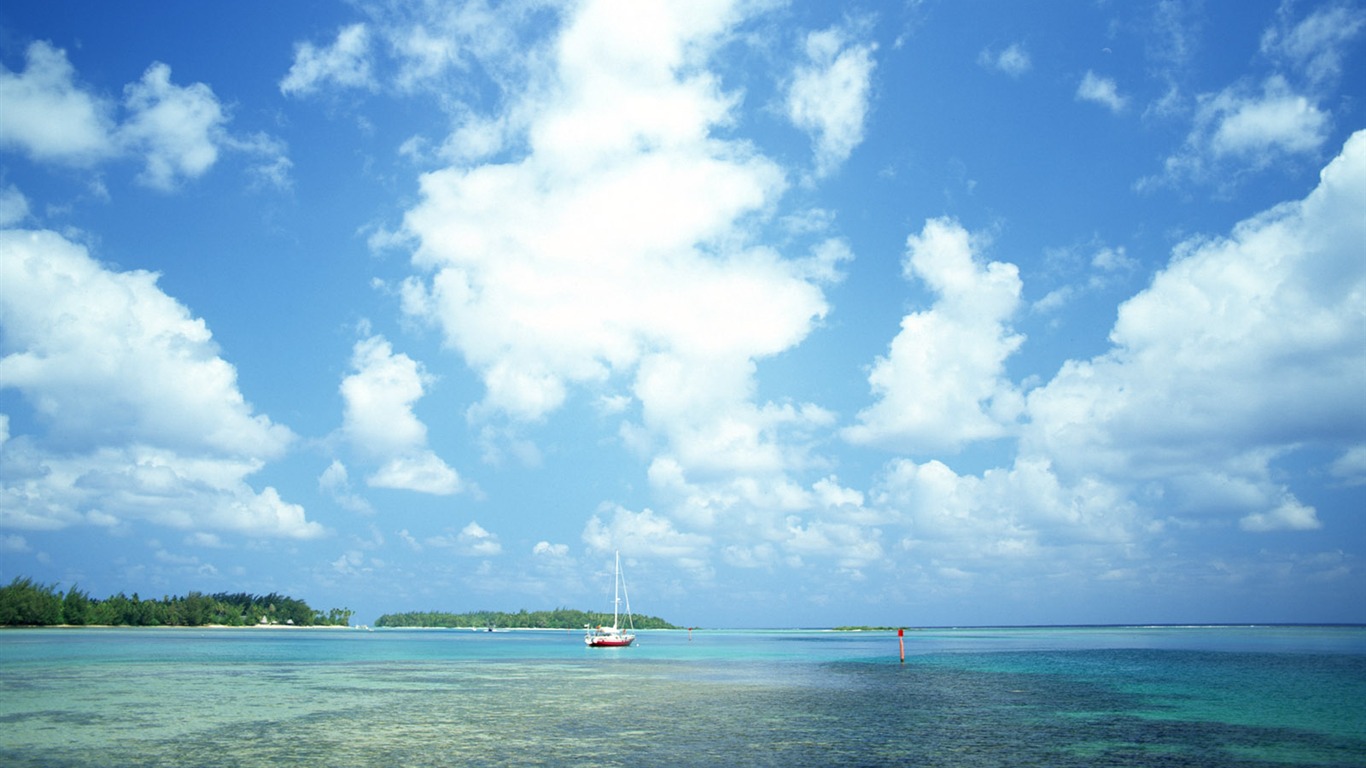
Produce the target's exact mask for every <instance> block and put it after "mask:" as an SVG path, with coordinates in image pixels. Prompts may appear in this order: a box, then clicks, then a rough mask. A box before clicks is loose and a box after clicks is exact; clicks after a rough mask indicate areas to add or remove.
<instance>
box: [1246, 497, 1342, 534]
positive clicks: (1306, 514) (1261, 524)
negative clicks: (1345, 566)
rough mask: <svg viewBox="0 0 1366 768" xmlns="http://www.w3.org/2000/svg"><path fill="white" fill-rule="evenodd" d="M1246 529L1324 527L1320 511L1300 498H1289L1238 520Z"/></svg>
mask: <svg viewBox="0 0 1366 768" xmlns="http://www.w3.org/2000/svg"><path fill="white" fill-rule="evenodd" d="M1238 527H1240V528H1242V529H1243V530H1245V531H1255V532H1266V531H1280V530H1288V531H1312V530H1316V529H1318V528H1322V527H1323V525H1322V523H1320V522H1319V518H1318V513H1317V512H1315V511H1314V508H1313V507H1310V506H1306V505H1305V504H1303V503H1302V502H1300V501H1299V500H1298V499H1295V498H1293V497H1292V498H1287V499H1286V500H1285V501H1283V502H1282V503H1281V504H1280V505H1279V506H1277V507H1275V508H1274V509H1271V510H1268V511H1265V512H1253V513H1252V514H1250V515H1247V516H1246V517H1244V518H1243V519H1242V520H1239V521H1238Z"/></svg>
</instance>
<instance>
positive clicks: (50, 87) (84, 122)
mask: <svg viewBox="0 0 1366 768" xmlns="http://www.w3.org/2000/svg"><path fill="white" fill-rule="evenodd" d="M122 107H123V114H122V115H120V114H119V113H118V109H117V105H116V104H115V102H114V101H113V100H111V99H108V98H105V97H102V96H99V95H96V94H94V93H91V92H89V91H88V90H86V89H84V88H83V87H82V86H80V85H79V84H77V82H76V72H75V68H74V67H72V66H71V63H70V61H68V60H67V56H66V51H64V50H61V49H59V48H54V47H52V46H51V45H50V44H49V43H45V42H42V41H38V42H35V43H33V44H31V45H30V46H29V48H28V52H27V66H26V68H25V70H24V71H23V72H22V73H19V74H15V73H13V72H10V71H9V70H8V69H4V68H3V67H0V111H3V112H4V113H5V115H6V119H5V120H3V121H0V147H11V148H14V149H18V150H21V151H24V152H26V153H27V154H28V155H29V156H31V157H33V158H34V159H36V160H40V161H48V162H58V163H63V164H66V165H73V166H77V167H90V166H94V165H96V164H98V163H100V162H105V161H109V160H112V159H115V158H120V157H127V156H130V155H131V156H136V157H139V158H141V159H142V160H143V163H144V168H143V171H142V173H141V174H140V175H139V177H138V179H139V181H141V182H142V183H144V184H146V185H147V186H150V187H153V188H156V189H160V190H163V191H169V190H172V189H174V188H175V187H176V186H177V185H178V184H179V183H180V182H181V181H182V180H184V179H195V178H198V177H200V176H203V175H204V174H205V173H207V172H208V170H209V169H210V168H212V167H213V165H214V164H215V163H216V162H217V161H218V159H219V153H220V151H221V150H224V149H227V150H231V151H236V152H241V153H243V154H245V155H247V156H249V157H252V158H254V161H255V162H256V165H255V166H253V173H256V174H258V175H260V176H262V177H264V178H266V179H268V180H269V181H271V183H272V184H274V185H276V186H285V185H287V178H288V169H289V160H288V158H287V157H286V156H285V148H284V144H283V143H282V142H280V141H279V140H278V139H273V138H271V137H269V136H266V135H264V134H258V135H257V136H253V137H247V138H242V137H237V136H233V135H232V134H230V133H229V132H228V131H227V128H226V126H227V123H228V122H229V120H230V116H229V115H228V114H227V112H226V111H225V110H224V108H223V106H222V104H221V103H220V102H219V100H218V97H217V96H215V95H214V92H213V90H212V89H211V88H210V87H209V86H208V85H206V84H204V83H192V84H191V85H188V86H181V85H176V84H175V83H173V82H171V68H170V67H169V66H167V65H166V64H163V63H161V62H155V63H153V64H152V65H151V66H150V67H148V68H147V70H146V72H144V73H143V76H142V78H141V79H140V80H139V81H138V82H135V83H130V84H128V85H127V86H126V87H125V88H124V98H123V101H122ZM119 117H122V121H121V122H120V121H119V120H118V118H119Z"/></svg>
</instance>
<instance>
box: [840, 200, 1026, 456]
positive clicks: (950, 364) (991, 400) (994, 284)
mask: <svg viewBox="0 0 1366 768" xmlns="http://www.w3.org/2000/svg"><path fill="white" fill-rule="evenodd" d="M906 245H907V254H906V259H905V262H904V264H903V270H904V273H905V276H906V277H907V278H908V279H913V280H921V281H923V282H924V283H925V284H926V285H927V286H928V287H929V288H930V289H931V290H932V291H933V292H934V293H935V294H936V300H935V303H934V305H933V306H932V307H931V308H930V309H928V310H925V311H923V312H913V313H911V314H909V315H906V316H905V318H903V319H902V321H901V331H900V332H899V333H898V334H897V336H896V338H894V339H893V340H892V343H891V347H890V349H889V350H888V353H887V355H886V356H885V357H880V358H878V360H877V362H876V363H874V365H873V368H872V370H871V372H870V373H869V376H868V383H869V384H870V385H871V387H872V389H873V392H874V394H875V395H876V396H877V398H878V400H877V402H876V403H874V404H873V405H872V406H870V407H868V408H866V409H864V410H863V411H861V412H860V413H859V414H858V423H857V424H855V425H852V426H850V427H848V428H846V429H845V430H844V433H843V434H844V437H845V438H846V439H847V440H849V441H851V442H854V443H863V444H878V445H886V446H892V447H897V448H899V449H901V450H905V451H908V452H911V453H926V452H930V451H939V450H957V449H959V448H961V447H962V446H963V445H965V444H967V443H970V442H973V441H976V440H984V439H990V438H995V437H1001V436H1004V435H1007V434H1010V432H1011V429H1012V425H1013V424H1014V422H1015V420H1016V419H1017V418H1018V416H1019V413H1020V411H1021V409H1022V405H1023V399H1022V397H1021V395H1020V393H1019V392H1018V391H1017V389H1016V388H1015V387H1014V386H1013V385H1012V384H1011V383H1010V382H1009V381H1008V380H1007V379H1006V378H1005V361H1006V359H1007V358H1008V357H1009V356H1010V355H1011V354H1013V353H1014V352H1015V351H1016V350H1017V349H1018V348H1019V347H1020V345H1021V344H1022V343H1023V342H1024V337H1023V336H1021V335H1019V334H1016V333H1014V332H1013V331H1012V330H1011V328H1010V323H1009V321H1010V319H1011V317H1012V316H1013V315H1014V314H1015V312H1016V311H1017V310H1018V309H1019V307H1020V290H1021V284H1020V278H1019V270H1017V269H1016V267H1015V266H1014V265H1013V264H1006V263H1002V262H991V263H987V264H983V263H981V261H980V259H978V258H977V257H976V255H975V253H974V243H973V240H972V237H971V236H970V235H969V234H968V232H967V230H965V229H963V227H962V226H961V225H959V224H958V223H957V222H955V221H952V220H949V219H933V220H931V221H928V222H926V224H925V227H924V229H923V230H922V231H921V233H920V234H919V235H912V236H911V237H910V238H908V239H907V242H906Z"/></svg>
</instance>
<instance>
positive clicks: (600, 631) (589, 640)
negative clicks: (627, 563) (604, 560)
mask: <svg viewBox="0 0 1366 768" xmlns="http://www.w3.org/2000/svg"><path fill="white" fill-rule="evenodd" d="M622 596H625V597H626V625H627V626H626V628H623V627H621V626H619V625H618V615H619V609H620V608H621V598H622ZM635 629H636V627H635V622H634V621H633V620H632V617H631V596H630V595H629V594H627V593H626V580H625V579H623V578H622V577H621V553H620V552H617V571H616V576H615V577H614V580H613V582H612V626H610V627H604V626H602V625H598V626H597V627H593V626H586V627H584V633H583V642H584V643H585V644H587V646H588V647H589V648H625V647H626V646H628V645H630V644H631V643H633V642H635V639H636V636H635V634H633V633H634V632H635Z"/></svg>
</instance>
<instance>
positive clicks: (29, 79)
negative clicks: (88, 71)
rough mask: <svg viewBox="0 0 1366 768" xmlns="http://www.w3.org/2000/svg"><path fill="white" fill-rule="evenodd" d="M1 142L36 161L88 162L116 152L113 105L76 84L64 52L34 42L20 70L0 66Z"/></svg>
mask: <svg viewBox="0 0 1366 768" xmlns="http://www.w3.org/2000/svg"><path fill="white" fill-rule="evenodd" d="M0 111H3V112H4V113H5V119H4V120H0V146H4V147H10V148H14V149H20V150H23V151H25V152H27V153H28V154H29V155H30V156H32V157H33V158H34V159H37V160H49V161H57V162H63V163H67V164H71V165H91V164H93V163H95V162H98V161H99V160H103V159H105V158H108V157H111V156H113V155H116V154H118V152H119V148H118V144H117V142H116V141H115V139H114V120H113V112H114V105H113V104H112V103H111V102H109V101H108V100H106V99H102V98H99V97H98V96H96V95H94V94H92V93H89V92H87V91H86V90H84V89H83V88H81V87H80V86H79V85H77V84H76V69H75V67H72V66H71V62H69V61H67V58H66V51H63V50H61V49H60V48H54V47H52V45H51V44H49V43H46V42H42V41H37V42H34V43H32V44H30V45H29V47H28V51H27V52H26V54H25V68H24V71H23V72H20V73H17V74H16V73H14V72H11V71H9V69H8V68H5V67H3V66H0Z"/></svg>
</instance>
